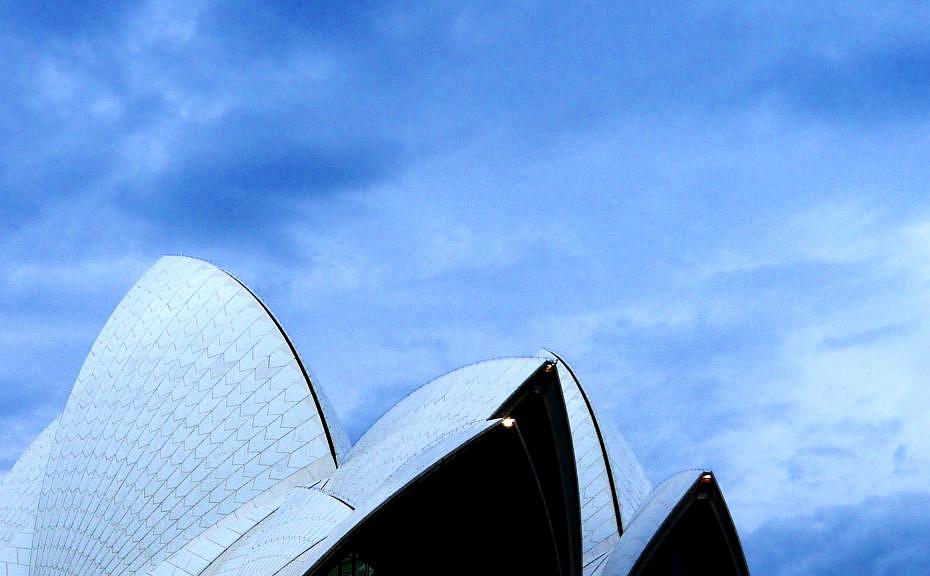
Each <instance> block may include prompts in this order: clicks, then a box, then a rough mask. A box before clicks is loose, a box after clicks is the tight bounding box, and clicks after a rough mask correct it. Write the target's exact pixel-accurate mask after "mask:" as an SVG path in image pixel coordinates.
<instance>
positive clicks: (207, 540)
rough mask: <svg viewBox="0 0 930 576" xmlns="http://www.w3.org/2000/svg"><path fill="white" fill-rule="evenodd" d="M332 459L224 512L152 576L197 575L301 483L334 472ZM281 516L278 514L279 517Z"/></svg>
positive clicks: (249, 533)
mask: <svg viewBox="0 0 930 576" xmlns="http://www.w3.org/2000/svg"><path fill="white" fill-rule="evenodd" d="M332 470H333V467H332V460H330V459H329V458H328V457H327V456H324V457H322V458H320V459H319V460H317V461H316V462H314V463H313V464H311V465H309V466H306V467H304V468H302V469H301V470H300V471H298V472H296V473H295V474H293V475H291V476H290V477H288V478H286V479H285V480H282V481H281V482H279V483H278V484H276V485H275V486H274V487H273V488H270V489H268V490H266V491H264V492H262V493H261V494H259V495H258V496H256V497H255V498H254V499H253V500H251V501H250V502H248V503H246V504H243V505H242V506H240V507H239V508H238V509H237V510H236V511H235V512H232V513H230V514H229V515H227V516H224V517H223V518H222V519H221V520H220V521H219V522H217V523H216V524H214V525H213V526H211V527H210V528H208V529H207V530H206V531H204V533H203V534H201V535H200V536H198V537H196V538H194V539H193V540H191V541H190V542H188V543H187V544H186V545H185V546H184V547H183V548H181V549H180V550H178V551H177V552H175V553H174V554H172V555H171V556H170V557H169V558H168V559H166V560H164V561H163V562H162V563H161V564H159V565H158V566H157V567H156V568H154V569H153V570H151V571H150V572H147V574H148V575H150V576H196V575H197V574H200V573H201V572H203V571H204V570H206V569H207V567H209V566H211V565H213V564H215V563H216V562H217V559H219V558H220V556H221V555H223V554H224V552H226V556H224V558H228V556H229V553H228V552H227V550H229V549H230V547H232V546H233V545H236V544H237V543H238V542H239V541H240V540H243V539H245V538H251V537H252V535H253V534H252V531H253V529H254V528H255V527H256V526H258V524H259V523H261V522H265V521H266V520H268V519H269V517H270V516H271V515H272V514H273V513H275V511H276V510H278V508H279V507H280V506H281V504H282V503H283V502H285V501H286V500H287V498H288V496H289V495H290V494H291V493H292V492H293V491H294V490H295V489H296V488H300V487H306V486H310V485H313V484H318V483H319V482H320V480H322V479H324V478H326V477H327V476H329V475H330V474H331V473H332ZM279 517H280V516H275V518H279Z"/></svg>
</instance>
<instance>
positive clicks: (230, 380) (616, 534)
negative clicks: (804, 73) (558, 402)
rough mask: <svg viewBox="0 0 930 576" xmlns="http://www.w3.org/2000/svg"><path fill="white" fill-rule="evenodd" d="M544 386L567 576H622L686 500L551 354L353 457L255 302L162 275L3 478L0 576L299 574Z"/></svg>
mask: <svg viewBox="0 0 930 576" xmlns="http://www.w3.org/2000/svg"><path fill="white" fill-rule="evenodd" d="M552 368H554V369H555V372H556V374H557V376H558V383H559V386H560V390H559V392H560V395H561V399H562V402H564V413H565V415H566V416H567V424H568V426H567V428H568V431H567V433H568V434H569V435H570V445H571V447H572V450H571V454H572V457H573V467H572V470H571V472H572V475H573V478H575V479H576V480H577V482H576V485H577V492H578V493H577V495H575V496H576V498H575V499H574V500H573V501H575V502H577V506H578V511H577V512H578V514H577V523H578V526H577V531H578V534H579V535H580V538H579V541H580V550H579V552H580V553H579V554H578V560H577V564H578V565H577V566H575V567H573V568H572V571H573V572H574V573H577V574H584V575H585V576H593V575H598V574H605V576H616V575H625V574H629V573H633V571H634V568H635V566H636V561H637V558H638V555H639V554H641V553H642V552H643V551H644V550H645V549H646V548H647V546H648V544H649V542H650V541H651V540H652V539H653V538H654V537H655V536H656V535H657V534H658V533H659V532H661V529H662V520H663V519H664V517H665V516H664V514H667V513H668V512H669V511H670V510H671V509H672V508H674V504H675V502H674V501H676V498H682V497H684V493H683V492H682V490H680V489H678V488H676V487H677V486H678V484H675V483H673V484H674V486H673V487H672V488H669V485H668V483H666V484H664V485H663V486H660V488H659V490H658V492H657V493H653V492H652V487H651V486H650V485H649V483H648V481H647V480H646V478H645V475H644V474H643V472H642V469H641V468H640V466H639V464H638V463H637V462H636V459H635V458H634V457H633V455H632V452H631V451H630V450H629V448H628V447H626V445H625V444H624V443H622V441H620V442H614V443H611V442H610V440H609V439H608V437H607V436H608V435H607V434H606V431H605V430H603V429H602V427H601V426H600V424H599V422H598V420H597V418H596V415H595V411H594V408H593V407H592V405H591V402H590V400H589V399H588V397H587V396H586V394H585V391H584V389H583V388H582V387H581V384H580V382H579V381H578V380H577V378H576V377H575V375H574V373H573V372H572V371H571V369H570V368H569V367H568V365H567V364H565V362H564V361H562V360H561V359H560V358H558V357H557V356H556V355H555V354H552V353H549V352H545V351H544V352H542V353H540V354H539V355H538V356H534V357H525V358H505V359H495V360H490V361H486V362H481V363H477V364H473V365H469V366H466V367H463V368H460V369H458V370H455V371H453V372H450V373H448V374H445V375H443V376H441V377H439V378H437V379H435V380H433V381H431V382H429V383H428V384H426V385H424V386H422V387H421V388H419V389H417V390H416V391H415V392H413V393H412V394H410V395H409V396H408V397H406V398H405V399H403V400H402V401H400V402H399V403H398V404H397V405H395V406H394V407H393V408H392V409H391V410H390V411H388V412H387V413H386V414H385V415H384V416H382V417H381V418H380V419H379V420H378V421H377V422H376V423H375V424H374V425H373V426H372V427H371V428H370V429H369V430H368V432H366V433H365V434H364V435H363V436H362V438H361V439H360V440H359V441H358V442H357V443H356V444H355V445H354V446H350V443H349V441H348V439H347V437H346V435H345V433H344V431H343V429H342V427H341V425H340V424H339V422H338V419H337V418H336V416H335V414H334V413H333V412H332V410H331V409H329V407H328V403H327V401H326V398H325V396H324V394H323V392H322V390H321V389H320V388H319V387H318V386H316V385H315V384H314V383H313V382H312V381H311V380H310V377H309V375H308V372H307V370H306V369H305V367H304V366H303V364H302V363H301V360H300V358H299V357H298V355H297V352H296V350H295V349H294V347H293V346H292V344H291V342H290V341H289V340H288V338H287V336H286V335H285V333H284V332H283V330H282V329H281V327H280V325H279V324H278V323H277V321H276V320H275V319H274V317H273V316H272V315H271V313H270V312H269V311H268V309H267V308H266V307H265V306H264V305H263V304H262V303H261V302H260V301H259V300H258V299H257V298H256V297H255V296H254V294H252V293H251V292H250V291H249V290H248V289H247V288H246V287H245V286H244V285H243V284H241V283H240V282H239V281H238V280H236V279H235V278H234V277H232V276H230V275H229V274H227V273H225V272H223V271H221V270H219V269H217V268H215V267H214V266H212V265H210V264H208V263H206V262H204V261H201V260H196V259H190V258H182V257H166V258H162V259H161V260H160V261H159V262H158V263H157V264H156V265H155V266H154V267H153V268H152V269H151V270H149V272H148V273H146V274H145V275H144V276H143V277H142V278H141V279H140V280H139V281H138V282H137V283H136V284H135V286H133V288H132V289H131V290H130V292H129V293H128V294H127V295H126V297H125V298H124V299H123V301H122V302H121V303H120V304H119V306H118V307H117V309H116V310H115V312H114V313H113V315H112V316H111V317H110V319H109V321H108V322H107V323H106V325H105V326H104V328H103V330H102V331H101V333H100V336H99V337H98V339H97V341H96V342H95V343H94V345H93V348H92V349H91V352H90V354H89V355H88V358H87V360H86V362H85V364H84V366H83V367H82V369H81V371H80V374H79V375H78V378H77V381H76V382H75V385H74V389H73V391H72V394H71V396H70V398H69V400H68V404H67V406H66V408H65V410H64V412H63V413H62V414H61V416H60V417H59V418H58V419H57V420H56V421H55V422H53V423H52V424H51V425H50V426H49V427H48V428H47V429H46V431H45V432H43V434H42V435H41V436H40V437H39V438H38V439H37V440H36V441H35V442H34V443H33V445H32V446H31V447H30V448H29V449H28V450H27V452H26V453H25V454H24V455H23V456H22V458H21V459H20V461H19V462H18V463H17V464H16V466H15V467H14V468H13V469H12V470H11V471H10V473H9V474H7V475H6V477H4V478H3V480H2V484H0V576H13V575H18V574H23V575H25V574H30V575H35V576H45V575H53V574H54V575H75V576H85V575H88V576H89V575H96V574H126V575H130V574H132V575H135V574H139V575H142V574H153V575H158V576H196V575H233V574H236V575H239V574H243V575H244V574H265V575H268V576H270V575H272V574H282V575H286V574H294V575H295V576H303V575H305V574H308V573H312V572H313V571H314V570H317V569H318V568H319V567H320V566H322V564H321V562H322V561H323V560H324V559H325V558H326V557H327V555H328V554H331V551H332V550H333V549H334V547H336V546H338V545H339V544H340V543H341V542H343V541H344V540H345V539H346V538H347V537H348V536H349V535H351V534H352V533H353V531H355V530H356V529H357V528H358V527H359V526H361V525H363V524H364V523H365V522H366V520H367V519H368V518H369V517H370V516H371V515H372V514H374V513H375V512H376V511H377V510H379V509H380V508H381V507H382V506H383V505H384V503H385V502H387V501H389V500H391V499H392V498H394V497H395V496H396V495H397V494H400V493H402V492H403V491H404V490H405V489H407V487H408V486H410V485H411V484H412V483H413V482H415V481H416V480H417V479H418V478H420V477H422V476H423V475H424V474H426V473H427V472H428V471H430V470H431V469H434V468H435V467H436V466H438V465H439V464H440V463H441V462H443V461H444V460H445V459H447V458H448V457H449V455H450V454H454V453H456V451H458V450H460V449H461V448H462V447H463V446H465V445H467V444H469V443H470V442H473V441H474V440H475V439H476V438H479V437H481V436H482V435H483V434H486V433H488V431H489V430H492V429H496V428H499V427H500V426H502V425H504V424H505V423H504V422H503V420H502V419H501V414H500V413H499V412H500V410H501V409H502V407H503V406H505V405H506V404H507V402H508V401H509V400H510V399H511V397H512V396H513V395H514V394H515V393H516V392H517V391H518V390H519V389H520V388H521V387H522V386H524V384H525V383H527V382H528V381H529V380H530V379H531V377H532V376H533V375H534V374H536V373H538V372H539V371H540V370H543V369H545V370H551V369H552ZM691 476H694V475H693V474H692V475H691ZM692 481H693V478H692ZM682 483H683V484H687V481H683V482H682ZM669 502H671V504H669ZM657 503H658V504H657ZM634 518H636V520H634ZM740 557H741V556H740Z"/></svg>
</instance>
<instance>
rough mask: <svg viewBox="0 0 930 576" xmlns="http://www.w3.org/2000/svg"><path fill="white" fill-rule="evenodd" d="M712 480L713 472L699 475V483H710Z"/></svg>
mask: <svg viewBox="0 0 930 576" xmlns="http://www.w3.org/2000/svg"><path fill="white" fill-rule="evenodd" d="M713 481H714V476H713V474H710V473H707V474H703V475H702V476H701V483H702V484H710V483H711V482H713Z"/></svg>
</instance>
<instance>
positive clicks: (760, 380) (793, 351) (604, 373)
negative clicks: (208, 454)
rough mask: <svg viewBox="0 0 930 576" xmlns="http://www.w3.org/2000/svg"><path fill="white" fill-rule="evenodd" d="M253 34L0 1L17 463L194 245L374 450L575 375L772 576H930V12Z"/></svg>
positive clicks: (448, 19)
mask: <svg viewBox="0 0 930 576" xmlns="http://www.w3.org/2000/svg"><path fill="white" fill-rule="evenodd" d="M248 4H249V3H242V5H236V3H212V2H196V1H191V0H184V1H181V2H171V1H156V2H143V3H138V4H137V3H127V4H125V5H124V7H123V8H122V9H120V10H114V9H113V7H111V6H109V3H105V2H98V1H86V2H69V3H62V5H61V6H59V7H58V8H55V9H52V8H48V7H38V6H32V4H31V3H23V2H2V3H0V53H2V54H4V57H3V58H2V59H0V77H2V78H3V82H2V83H0V134H2V138H0V227H2V228H0V229H2V235H0V326H2V327H3V328H2V330H0V350H2V352H3V353H2V354H0V470H6V469H8V468H9V467H10V466H11V465H12V464H13V462H14V461H15V460H16V458H17V457H18V455H19V454H20V453H21V452H22V451H23V450H24V449H25V447H26V446H27V445H28V443H29V442H30V441H31V440H32V439H33V438H34V437H35V436H36V435H37V434H38V433H39V432H40V431H41V429H42V428H43V427H44V426H45V425H46V424H47V423H48V422H50V421H51V420H52V418H54V416H55V415H56V414H57V413H58V412H59V411H60V410H61V409H62V407H63V406H64V404H65V402H66V400H67V396H68V393H69V391H70V388H71V385H72V382H73V380H74V377H75V376H76V374H77V372H78V370H79V369H80V366H81V362H82V360H83V358H84V355H85V354H86V352H87V351H88V349H89V348H90V346H91V343H92V342H93V340H94V338H95V336H96V333H97V331H98V330H99V329H100V327H102V325H103V324H104V322H105V320H106V318H107V316H108V315H109V313H110V311H111V310H112V309H113V307H114V306H115V305H116V303H117V302H118V301H119V299H120V298H121V297H122V295H123V294H124V293H125V292H126V291H127V290H128V288H129V287H130V286H131V285H132V283H133V282H134V281H135V280H136V279H137V278H138V277H139V276H140V275H141V274H142V273H143V272H144V271H145V270H146V269H147V268H148V267H149V266H150V265H151V264H152V263H154V261H155V260H156V259H157V258H158V256H159V255H161V254H178V253H180V254H185V255H195V256H200V257H203V258H206V259H208V260H211V261H212V262H214V263H216V264H218V265H220V266H222V267H224V268H227V269H229V270H230V271H232V272H234V273H235V274H237V275H238V276H239V277H240V278H241V279H242V280H244V281H245V282H246V283H247V284H249V285H250V286H251V287H252V288H253V289H255V290H256V292H257V293H258V294H259V295H260V296H262V297H263V299H264V300H265V302H266V303H267V304H268V305H269V306H270V307H271V309H272V310H274V311H275V312H276V314H277V315H278V317H279V319H280V320H281V322H282V323H283V325H284V326H285V328H286V329H287V330H288V332H289V334H290V335H291V337H292V339H293V340H294V341H295V343H296V345H297V347H298V349H299V350H300V351H301V353H302V356H303V357H304V360H305V361H306V363H307V364H308V365H309V366H310V368H311V370H312V371H313V372H314V373H315V376H316V377H317V379H318V380H319V381H320V383H321V384H322V386H323V387H324V389H325V390H326V392H327V393H328V395H329V396H330V398H331V400H332V401H333V404H334V405H335V407H336V409H337V411H338V413H339V415H340V416H341V417H342V419H343V421H344V423H345V425H346V427H347V429H348V430H349V432H350V435H351V436H352V438H353V439H355V438H357V437H358V436H359V435H360V434H361V433H362V432H363V431H364V430H365V429H366V428H367V427H368V426H369V425H370V424H371V423H372V422H373V421H374V420H375V419H376V418H377V416H378V415H380V414H381V413H382V412H383V411H384V410H386V409H387V408H388V407H389V406H390V405H392V404H393V403H394V402H396V401H397V400H398V399H400V398H401V397H402V396H404V395H405V394H406V393H407V392H409V391H410V390H411V389H413V388H414V387H416V386H418V385H420V384H422V383H424V382H425V381H427V380H429V379H430V378H432V377H434V376H436V375H438V374H440V373H442V372H445V371H447V370H450V369H452V368H455V367H457V366H459V365H462V364H465V363H469V362H472V361H475V360H478V359H483V358H487V357H492V356H501V355H520V354H532V353H534V352H535V351H536V350H537V349H538V348H540V347H543V346H546V347H549V348H552V349H554V350H556V351H558V352H559V353H561V354H563V355H564V356H566V357H567V358H568V359H569V361H570V362H572V364H573V365H574V368H575V369H576V371H577V372H578V374H579V376H580V377H581V378H582V380H583V382H585V384H586V386H587V387H588V389H589V390H590V393H591V395H592V396H593V397H594V398H595V401H596V402H598V403H599V405H600V406H601V417H602V419H603V420H606V421H610V422H612V423H613V424H614V425H615V426H616V428H617V429H618V430H619V431H620V432H621V433H622V434H623V435H624V436H625V437H626V438H627V440H628V442H629V443H630V445H631V446H632V447H633V449H634V450H635V451H636V452H637V453H638V454H639V456H640V459H641V460H642V462H643V464H644V467H645V468H646V470H647V472H648V473H649V475H650V477H651V478H652V480H653V481H655V482H657V481H660V480H662V479H663V478H665V477H666V476H668V475H669V474H671V473H672V472H674V471H676V470H678V469H681V468H685V467H690V466H693V465H704V466H710V467H713V468H714V469H715V470H716V471H717V473H718V476H719V478H720V481H721V483H722V485H723V488H724V490H725V492H726V495H727V498H728V502H729V503H730V506H731V509H732V513H733V515H734V518H735V520H736V523H737V525H738V527H739V529H740V530H741V532H742V534H743V539H744V545H745V547H746V550H747V554H748V558H749V562H750V567H751V568H752V569H753V572H754V574H758V575H782V574H785V575H787V574H792V575H795V574H845V575H849V574H925V573H926V567H927V565H930V549H928V547H927V546H926V543H927V534H928V533H930V418H928V414H930V387H928V385H927V384H928V377H927V375H928V373H930V355H928V354H927V350H928V349H930V195H928V184H927V183H928V178H930V161H928V160H930V37H928V36H927V29H928V26H930V8H928V7H926V5H924V4H922V3H916V2H915V3H910V2H900V3H895V2H882V3H875V5H874V6H866V5H865V4H862V3H840V2H837V3H819V2H812V1H810V0H808V1H806V2H790V1H782V2H777V3H771V5H764V4H761V3H759V4H755V5H754V6H753V7H748V6H745V5H744V4H745V3H733V4H724V3H716V2H697V3H689V6H688V7H681V6H677V7H676V6H668V5H666V4H665V3H658V2H625V3H617V2H610V3H603V4H601V3H597V2H584V3H570V5H569V3H559V4H556V3H544V2H521V3H515V4H507V5H504V6H502V5H500V3H498V2H487V3H482V2H469V3H458V2H448V3H443V2H435V3H417V4H416V6H410V5H408V3H400V2H398V3H393V2H387V1H385V2H376V3H371V4H355V5H354V7H346V6H344V5H343V4H344V3H342V2H325V1H320V2H312V3H311V2H301V3H297V2H295V3H293V5H291V4H290V3H278V4H277V5H276V7H271V6H266V7H259V8H256V7H254V6H249V5H248ZM853 4H855V6H853Z"/></svg>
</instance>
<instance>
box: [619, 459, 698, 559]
mask: <svg viewBox="0 0 930 576" xmlns="http://www.w3.org/2000/svg"><path fill="white" fill-rule="evenodd" d="M703 473H704V472H703V471H702V470H685V471H683V472H679V473H678V474H675V475H674V476H672V477H671V478H669V479H668V480H665V481H664V482H662V483H661V484H659V485H658V486H656V488H655V490H653V491H652V494H650V495H649V497H648V499H647V500H646V502H645V503H644V504H643V506H642V508H641V509H640V510H639V512H638V513H637V514H636V516H634V517H633V518H632V520H631V521H630V523H629V525H628V526H627V527H626V530H625V531H624V532H623V537H622V538H620V541H619V542H618V543H617V545H616V546H615V547H614V550H613V552H611V553H610V558H609V559H608V560H607V563H606V566H605V567H604V571H603V573H602V574H603V576H627V575H628V574H629V573H630V570H632V569H633V565H634V564H635V563H636V560H637V559H638V558H639V556H640V554H642V553H643V550H645V549H646V546H647V545H648V544H649V542H650V540H652V538H653V536H655V534H656V532H657V531H658V530H659V528H660V527H661V526H662V523H663V522H664V521H665V519H666V518H667V517H668V515H669V513H671V511H672V510H673V509H674V508H675V506H676V505H677V504H678V502H679V501H681V499H682V497H683V496H684V495H685V494H686V493H687V492H688V490H689V489H690V488H691V486H693V485H694V483H695V482H697V480H698V478H700V476H701V474H703Z"/></svg>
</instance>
